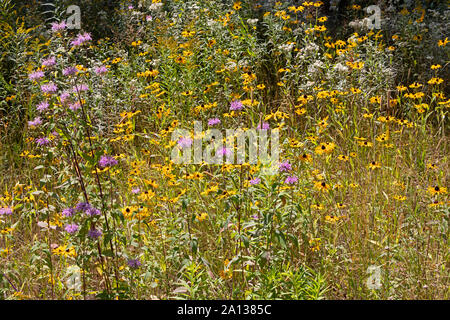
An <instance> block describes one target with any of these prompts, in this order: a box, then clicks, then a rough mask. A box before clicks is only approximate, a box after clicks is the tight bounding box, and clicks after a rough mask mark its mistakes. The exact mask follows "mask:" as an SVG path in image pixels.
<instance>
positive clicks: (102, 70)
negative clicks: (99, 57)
mask: <svg viewBox="0 0 450 320" xmlns="http://www.w3.org/2000/svg"><path fill="white" fill-rule="evenodd" d="M94 72H95V73H96V74H104V73H107V72H108V68H106V67H105V66H99V67H95V68H94Z"/></svg>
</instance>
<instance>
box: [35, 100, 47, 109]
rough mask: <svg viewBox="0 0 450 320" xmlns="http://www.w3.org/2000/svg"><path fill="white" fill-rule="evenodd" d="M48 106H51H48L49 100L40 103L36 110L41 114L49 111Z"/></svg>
mask: <svg viewBox="0 0 450 320" xmlns="http://www.w3.org/2000/svg"><path fill="white" fill-rule="evenodd" d="M48 106H49V104H48V102H47V100H44V101H42V102H41V103H39V104H38V105H37V107H36V109H37V110H38V111H39V112H42V111H45V110H47V109H48Z"/></svg>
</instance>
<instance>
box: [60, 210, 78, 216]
mask: <svg viewBox="0 0 450 320" xmlns="http://www.w3.org/2000/svg"><path fill="white" fill-rule="evenodd" d="M74 213H75V209H74V208H66V209H64V210H63V211H62V212H61V214H62V215H63V216H64V217H71V216H73V215H74Z"/></svg>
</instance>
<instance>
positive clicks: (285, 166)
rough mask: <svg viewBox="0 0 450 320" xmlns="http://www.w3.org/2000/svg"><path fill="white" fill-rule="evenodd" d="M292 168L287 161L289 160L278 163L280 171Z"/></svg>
mask: <svg viewBox="0 0 450 320" xmlns="http://www.w3.org/2000/svg"><path fill="white" fill-rule="evenodd" d="M291 170H292V166H291V164H290V163H289V161H287V160H286V161H284V162H282V163H280V171H281V172H283V171H284V172H288V171H291Z"/></svg>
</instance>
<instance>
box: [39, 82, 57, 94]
mask: <svg viewBox="0 0 450 320" xmlns="http://www.w3.org/2000/svg"><path fill="white" fill-rule="evenodd" d="M41 90H42V92H44V93H55V92H56V91H57V90H58V87H57V86H56V85H55V84H54V83H53V82H50V83H48V84H43V85H42V86H41Z"/></svg>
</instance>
